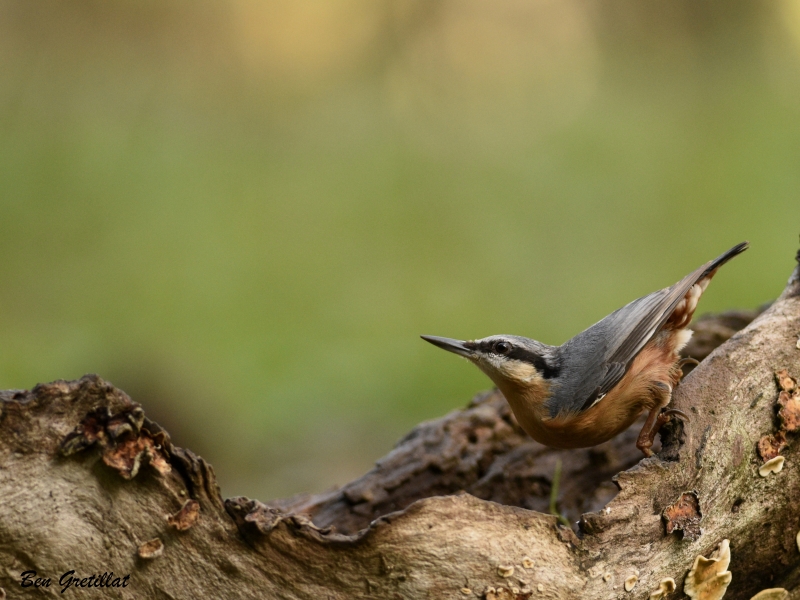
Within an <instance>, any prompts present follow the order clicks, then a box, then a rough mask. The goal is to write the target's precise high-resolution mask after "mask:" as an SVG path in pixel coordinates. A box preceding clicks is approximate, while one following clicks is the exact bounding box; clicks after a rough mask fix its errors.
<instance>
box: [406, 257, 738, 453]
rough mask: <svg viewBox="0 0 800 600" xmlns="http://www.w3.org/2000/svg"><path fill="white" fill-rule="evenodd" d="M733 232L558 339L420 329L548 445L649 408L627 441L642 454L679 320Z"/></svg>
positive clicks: (676, 346) (602, 431)
mask: <svg viewBox="0 0 800 600" xmlns="http://www.w3.org/2000/svg"><path fill="white" fill-rule="evenodd" d="M747 247H748V243H747V242H742V243H741V244H738V245H736V246H734V247H733V248H731V249H730V250H728V251H727V252H725V253H724V254H722V255H721V256H720V257H719V258H716V259H714V260H712V261H710V262H708V263H706V264H704V265H703V266H702V267H700V268H698V269H697V270H695V271H692V272H691V273H689V274H688V275H687V276H686V277H684V278H683V279H681V280H680V281H679V282H678V283H676V284H675V285H673V286H671V287H668V288H664V289H663V290H659V291H657V292H653V293H652V294H649V295H647V296H644V297H642V298H639V299H638V300H634V301H633V302H631V303H630V304H627V305H625V306H623V307H622V308H620V309H619V310H616V311H614V312H613V313H611V314H610V315H608V316H607V317H605V318H604V319H602V320H600V321H598V322H597V323H595V324H594V325H592V326H591V327H589V328H588V329H586V330H585V331H583V332H581V333H579V334H578V335H576V336H575V337H574V338H572V339H571V340H569V341H567V342H565V343H564V344H562V345H561V346H548V345H547V344H542V343H541V342H537V341H536V340H532V339H529V338H526V337H520V336H517V335H493V336H490V337H486V338H483V339H480V340H472V341H460V340H453V339H450V338H442V337H436V336H429V335H423V336H422V338H423V339H424V340H426V341H428V342H430V343H431V344H434V345H435V346H439V347H440V348H443V349H445V350H448V351H449V352H454V353H455V354H458V355H460V356H463V357H464V358H466V359H468V360H470V361H471V362H473V363H475V364H476V365H477V366H478V368H479V369H480V370H481V371H483V372H484V373H486V375H488V376H489V378H490V379H491V380H492V381H493V382H494V383H495V385H497V387H498V388H499V389H500V391H501V392H503V395H504V396H505V397H506V399H507V400H508V403H509V404H510V405H511V409H512V410H513V411H514V415H515V416H516V417H517V421H519V424H520V425H521V426H522V428H523V429H524V430H525V431H526V432H527V433H528V435H530V436H531V437H532V438H533V439H535V440H536V441H538V442H541V443H542V444H545V445H547V446H552V447H554V448H587V447H589V446H594V445H596V444H600V443H602V442H605V441H606V440H609V439H611V438H612V437H614V436H615V435H617V434H618V433H620V432H622V431H624V430H625V429H627V428H628V427H629V426H630V425H631V424H632V423H633V422H634V421H635V420H636V419H637V418H638V417H639V415H641V414H642V412H643V411H645V410H646V411H649V414H648V416H647V421H646V422H645V424H644V426H643V427H642V431H641V433H639V438H638V440H637V441H636V447H637V448H639V449H640V450H641V451H642V452H644V454H645V456H652V455H653V452H652V450H651V449H650V448H651V447H652V445H653V440H654V439H655V436H656V433H658V430H659V429H660V428H661V426H662V425H663V424H664V423H666V422H667V421H668V420H669V418H670V416H671V415H679V416H681V417H683V418H687V417H686V415H685V414H684V413H682V412H681V411H678V410H676V409H671V410H666V411H664V412H662V409H664V408H665V407H666V406H667V404H669V402H670V400H671V398H672V389H673V387H674V386H675V385H677V384H678V382H679V381H680V379H681V376H682V372H681V366H682V361H681V360H680V356H679V354H678V352H679V351H680V350H681V348H683V347H684V346H685V345H686V342H688V341H689V338H690V337H691V336H692V332H691V330H689V329H687V328H686V327H687V326H688V325H689V322H690V321H691V320H692V315H693V314H694V311H695V308H697V301H698V300H699V299H700V296H701V295H702V294H703V292H704V291H705V289H706V287H707V286H708V283H709V282H710V281H711V278H712V277H713V276H714V274H715V273H716V272H717V269H719V267H721V266H722V265H724V264H725V263H726V262H728V261H729V260H730V259H731V258H733V257H734V256H736V255H737V254H740V253H742V252H744V251H745V250H746V249H747Z"/></svg>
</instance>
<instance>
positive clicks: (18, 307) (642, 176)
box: [0, 0, 800, 500]
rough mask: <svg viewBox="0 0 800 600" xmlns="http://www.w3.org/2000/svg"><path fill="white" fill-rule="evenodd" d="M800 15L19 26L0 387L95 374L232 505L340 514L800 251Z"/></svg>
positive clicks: (440, 14) (113, 5)
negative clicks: (305, 504)
mask: <svg viewBox="0 0 800 600" xmlns="http://www.w3.org/2000/svg"><path fill="white" fill-rule="evenodd" d="M798 208H800V3H797V2H796V1H795V0H785V1H776V2H767V1H762V2H736V1H734V2H725V3H723V2H696V1H695V0H692V1H688V0H685V1H670V2H618V1H615V2H588V1H576V0H549V1H539V0H526V1H508V0H503V1H499V2H492V3H489V2H479V1H474V0H451V1H447V0H419V1H417V0H397V1H394V2H387V1H380V0H335V1H330V0H319V1H307V2H306V1H300V0H285V1H270V2H267V1H264V2H257V1H255V0H230V1H227V2H207V1H200V0H193V1H188V0H182V1H179V0H169V1H165V0H158V1H156V0H142V1H135V2H125V3H123V2H105V1H100V0H96V1H73V2H56V1H36V0H34V1H31V0H17V1H7V0H1V1H0V248H1V249H2V251H1V252H0V256H2V261H0V387H2V388H29V387H31V386H33V385H35V384H36V383H37V382H40V381H49V380H53V379H58V378H66V379H71V378H77V377H80V376H81V375H83V374H84V373H87V372H95V373H98V374H100V375H101V376H103V377H105V378H106V379H109V380H110V381H111V382H113V383H115V384H116V385H118V386H120V387H122V388H123V389H125V390H126V391H128V392H129V393H130V394H131V395H132V396H133V398H134V399H135V400H138V401H140V402H142V403H143V404H144V406H145V409H146V411H147V413H148V414H149V415H150V416H151V417H153V418H155V419H156V420H157V421H159V422H161V423H162V424H163V425H164V426H166V428H167V429H168V430H169V431H170V432H171V434H172V436H173V438H174V440H175V441H176V443H178V444H179V445H182V446H188V447H190V448H192V449H193V450H195V451H196V452H198V453H200V454H201V455H202V456H203V457H204V458H206V459H207V460H209V461H210V462H211V463H212V464H213V465H214V467H215V469H216V471H217V474H218V476H219V479H220V482H221V485H222V488H223V494H224V495H226V496H231V495H239V494H244V495H249V496H251V497H257V498H260V499H262V500H266V499H269V498H270V497H274V496H283V495H289V494H292V493H296V492H301V491H319V490H322V489H324V488H327V487H329V486H331V485H335V484H342V483H345V482H347V481H348V480H350V479H352V478H354V477H356V476H358V475H360V474H361V473H363V472H364V471H366V470H367V469H369V468H370V466H371V464H372V463H373V461H374V460H375V459H377V458H379V457H380V456H381V455H383V454H384V453H386V452H387V451H388V450H389V449H390V448H391V446H392V445H393V443H394V442H395V440H396V439H397V438H398V437H400V436H401V435H402V434H403V433H404V432H406V431H407V430H408V429H409V428H410V427H412V426H413V425H414V424H415V423H417V422H419V421H420V420H423V419H429V418H433V417H437V416H439V415H442V414H443V413H445V412H447V411H449V410H451V409H454V408H457V407H460V406H463V405H464V404H465V403H466V402H468V401H469V399H470V398H471V397H472V395H473V394H474V393H475V392H477V391H479V390H482V389H485V388H487V387H489V381H488V380H487V379H485V378H484V377H483V376H482V375H481V374H480V373H479V372H478V370H477V369H475V368H474V367H472V366H470V365H468V364H467V363H465V362H464V361H460V360H456V358H455V357H453V356H452V355H448V354H446V353H444V352H442V351H441V350H438V349H435V348H433V347H431V346H430V345H428V344H426V343H425V342H423V341H421V340H420V339H419V338H418V337H417V336H418V334H421V333H427V334H435V335H445V336H453V337H464V338H475V337H482V336H485V335H489V334H494V333H516V334H522V335H529V336H531V337H535V338H537V339H540V340H542V341H544V342H548V343H554V344H558V343H561V342H563V341H564V340H565V339H567V338H568V337H570V336H571V335H573V334H575V333H577V332H578V331H580V330H581V329H583V328H584V327H586V326H588V325H590V324H591V323H593V322H594V321H596V320H598V319H599V318H601V317H603V316H605V315H606V314H607V313H609V312H611V311H612V310H614V309H616V308H618V307H619V306H621V305H622V304H624V303H626V302H628V301H630V300H632V299H633V298H635V297H638V296H641V295H643V294H646V293H648V292H650V291H653V290H655V289H657V288H661V287H664V286H666V285H669V284H672V283H673V282H674V281H676V280H677V279H679V278H680V277H682V276H683V275H684V274H686V273H687V272H688V271H689V270H691V269H693V268H695V267H697V266H698V265H699V264H701V263H702V262H705V261H706V260H709V259H711V258H713V257H715V256H716V255H717V254H719V253H720V252H722V251H723V250H725V249H727V248H728V247H730V246H732V245H733V244H734V243H736V242H739V241H741V240H743V239H749V240H750V241H751V243H752V249H751V250H750V251H749V252H747V253H746V254H745V255H743V256H742V257H741V258H737V259H736V260H735V261H734V262H733V263H731V264H730V265H729V266H726V267H725V268H724V269H723V270H722V271H721V272H720V274H719V275H718V276H717V278H716V279H715V281H714V283H713V284H712V286H711V287H710V288H709V291H708V293H707V295H706V296H705V297H704V299H703V302H702V303H701V307H700V312H701V313H702V312H706V311H714V310H722V309H725V308H729V307H753V306H756V305H758V304H760V303H762V302H764V301H767V300H769V299H771V298H773V297H775V296H776V295H777V294H778V293H779V292H780V291H781V289H782V287H783V284H784V282H785V281H786V278H787V277H788V275H789V273H790V271H791V268H792V266H793V260H792V257H793V255H794V252H795V249H796V248H797V246H798V238H797V234H798V232H800V220H798V212H799V211H798Z"/></svg>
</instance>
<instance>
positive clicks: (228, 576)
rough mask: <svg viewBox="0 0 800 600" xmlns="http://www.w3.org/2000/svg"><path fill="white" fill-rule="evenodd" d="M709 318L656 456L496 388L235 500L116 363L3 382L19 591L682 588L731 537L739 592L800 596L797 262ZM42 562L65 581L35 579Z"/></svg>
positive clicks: (274, 594) (7, 504) (8, 585)
mask: <svg viewBox="0 0 800 600" xmlns="http://www.w3.org/2000/svg"><path fill="white" fill-rule="evenodd" d="M759 313H760V314H759ZM751 321H752V322H751ZM694 328H695V329H696V332H697V333H696V335H695V337H694V340H693V342H692V344H691V345H690V346H689V347H688V348H687V354H690V355H693V356H694V357H695V358H699V359H703V360H702V362H701V364H700V365H699V366H698V367H697V368H696V369H695V370H694V371H693V372H692V373H691V374H690V375H687V376H686V377H685V378H684V380H683V381H682V382H681V384H680V385H679V386H678V387H677V388H676V390H675V393H674V396H673V406H674V407H675V408H678V409H680V410H682V411H684V412H686V413H687V414H688V415H690V416H691V421H690V422H689V423H686V424H684V423H682V422H680V421H678V422H674V423H673V422H671V423H669V424H668V425H667V426H665V428H664V430H662V436H661V437H662V448H661V450H660V452H659V453H658V454H657V455H656V456H654V457H652V458H642V457H641V454H640V453H639V451H638V450H637V449H636V448H635V446H634V442H635V438H636V434H637V432H638V430H637V428H636V427H635V426H634V427H633V428H632V429H631V430H629V431H628V432H625V433H624V434H622V435H620V436H618V437H617V438H616V439H614V440H611V441H609V442H607V443H605V444H603V445H601V446H598V447H596V448H590V449H585V450H554V449H549V448H546V447H544V446H542V445H540V444H537V443H536V442H534V441H532V440H531V439H530V438H528V437H527V436H525V434H524V433H523V432H522V431H521V429H520V428H519V426H518V425H517V424H516V422H515V420H514V418H513V415H512V414H511V412H510V411H509V409H508V406H507V404H506V403H505V400H504V399H503V398H502V396H501V395H500V394H499V393H498V392H497V391H492V392H487V393H485V394H481V395H479V396H478V397H477V398H475V399H474V400H473V401H472V403H471V404H470V405H469V406H468V407H466V408H465V409H463V410H458V411H454V412H453V413H451V414H449V415H447V416H445V417H443V418H441V419H437V420H434V421H430V422H426V423H423V424H421V425H419V426H418V427H416V428H415V429H414V430H413V431H411V432H410V433H409V434H408V435H407V436H406V437H405V438H404V439H402V440H401V441H400V442H399V443H398V445H397V446H396V447H395V449H394V450H393V451H392V452H390V453H389V454H388V455H387V456H386V457H384V458H382V459H381V460H380V461H378V463H377V464H376V466H375V468H374V469H372V470H371V471H370V472H369V473H367V474H366V475H364V476H363V477H361V478H360V479H358V480H356V481H353V482H352V483H350V484H348V485H345V486H343V487H342V488H340V489H337V490H334V491H331V492H326V493H323V494H319V495H303V496H296V497H293V498H289V499H284V500H276V501H273V502H270V503H268V504H263V503H261V502H258V501H256V500H249V499H247V498H231V499H228V500H223V499H222V497H221V495H220V492H219V488H218V486H217V484H216V482H215V477H214V472H213V470H212V468H211V466H210V465H208V464H207V463H206V462H205V461H204V460H203V459H202V458H199V457H198V456H196V455H195V454H193V453H192V452H191V451H190V450H186V449H182V448H178V447H177V446H174V445H172V444H171V442H170V440H169V435H168V434H167V432H165V431H163V430H162V429H161V428H160V427H159V426H158V425H157V424H155V423H153V422H151V421H150V420H149V419H147V417H146V416H145V414H144V411H143V409H142V407H140V406H139V405H138V404H136V403H134V402H133V401H132V400H131V399H130V398H129V397H128V396H127V395H126V394H125V393H124V392H122V391H120V390H118V389H116V388H114V387H113V386H112V385H110V384H108V383H106V382H105V381H103V380H102V379H100V378H98V377H96V376H87V377H84V378H83V379H81V380H78V381H72V382H66V381H57V382H54V383H51V384H46V385H39V386H37V387H35V388H34V389H33V390H30V391H8V392H3V393H2V394H0V396H1V398H0V399H1V400H2V402H0V411H1V412H0V586H2V589H3V591H2V592H0V598H2V597H3V594H5V595H6V596H7V597H9V598H34V597H43V598H57V597H64V596H65V595H66V594H75V597H79V596H83V595H86V594H93V595H95V596H98V595H99V594H102V595H103V596H104V597H108V598H154V599H178V598H180V599H183V598H187V599H188V598H197V597H204V598H268V599H271V598H280V599H331V600H333V599H345V598H347V599H350V598H387V599H417V598H420V599H422V598H431V599H438V598H453V599H455V598H461V599H464V600H469V599H472V598H486V599H488V600H505V599H510V598H514V599H515V600H520V599H527V598H568V599H569V598H587V599H623V598H631V599H639V598H645V599H646V598H650V597H651V594H652V593H653V592H655V591H656V590H658V589H659V586H660V585H661V582H662V581H664V580H666V579H668V578H672V579H673V580H674V581H675V584H676V586H675V587H676V589H675V590H674V591H669V590H671V589H672V588H671V587H670V585H667V584H664V585H665V586H666V587H665V588H664V589H665V590H667V591H666V592H665V593H663V594H662V595H661V596H660V597H662V598H683V597H685V595H684V592H685V591H691V589H688V590H687V588H691V586H685V581H686V578H687V573H689V571H690V569H691V568H692V565H693V563H694V562H695V559H696V558H697V557H698V556H700V555H703V556H706V557H707V556H710V555H711V553H712V552H713V551H715V550H716V549H717V548H718V547H720V545H721V544H722V543H723V540H729V547H730V554H731V562H730V567H729V570H730V572H731V573H732V581H731V583H730V586H729V587H728V589H727V593H726V594H725V598H730V599H739V598H742V599H747V598H751V596H753V595H754V594H755V593H756V592H759V591H760V590H763V589H765V588H785V589H786V590H788V591H789V596H788V597H791V598H800V551H798V540H797V536H798V532H800V514H799V513H798V508H797V507H798V501H799V500H800V451H798V447H799V446H800V445H799V444H798V443H797V442H796V440H794V439H793V437H794V435H795V434H794V429H793V427H795V425H796V423H795V425H792V423H794V421H792V418H795V417H797V418H800V412H798V413H796V414H795V413H792V410H795V409H796V408H797V407H796V406H795V405H794V404H792V403H793V402H795V401H796V402H797V406H800V397H799V396H800V395H795V392H796V390H793V388H792V386H793V385H794V384H793V381H792V379H791V377H792V376H793V377H795V378H797V377H798V376H800V342H798V337H799V336H800V275H799V274H798V270H795V272H794V273H793V275H792V278H791V279H790V280H789V283H788V285H787V287H786V289H785V291H784V293H783V294H782V295H781V297H780V298H779V299H778V300H776V301H775V302H774V303H773V304H772V305H771V306H769V307H768V308H766V309H765V310H764V311H763V312H761V311H752V312H747V311H739V312H732V313H725V314H723V315H719V316H717V317H714V318H708V319H700V320H698V322H697V323H696V325H695V326H694ZM737 331H738V333H737ZM728 338H730V339H728ZM726 340H727V341H726ZM723 342H724V343H723ZM720 344H721V345H720ZM715 348H716V349H715ZM706 355H707V357H706ZM782 370H784V371H786V374H782V375H780V376H779V377H777V378H776V372H779V371H782ZM781 389H783V390H784V391H783V392H782V393H780V392H781ZM779 409H780V411H781V412H780V415H779V414H778V410H779ZM770 436H771V437H770ZM764 440H766V442H765V441H764ZM759 443H761V445H762V449H761V450H759ZM770 452H772V454H769V453H770ZM777 454H779V455H780V456H782V457H783V459H784V461H783V463H782V469H781V470H778V469H777V466H776V467H775V468H774V469H773V470H774V471H777V472H772V473H765V470H764V464H765V462H766V458H769V457H771V456H772V455H777ZM778 462H780V460H779V459H773V461H772V462H771V463H769V464H768V467H769V466H770V465H775V464H777V463H778ZM760 470H761V472H762V473H765V475H764V476H762V474H760V472H759V471H760ZM557 473H560V478H559V484H558V486H557V487H556V486H555V482H554V479H555V478H556V474H557ZM554 488H555V489H554ZM551 496H552V498H553V499H554V500H555V501H556V507H557V509H558V512H559V513H560V516H557V515H556V514H549V510H550V504H551ZM565 517H566V518H565ZM570 524H571V525H570ZM668 532H671V533H668ZM723 546H724V545H723ZM715 564H716V563H715ZM720 570H722V571H724V569H720ZM31 571H35V572H36V575H35V576H33V575H30V573H29V574H28V576H27V577H28V579H27V581H28V582H35V581H36V579H35V578H42V580H41V581H40V582H39V583H40V584H42V585H44V579H46V578H49V579H50V585H49V587H38V588H37V587H34V586H30V587H22V585H21V583H22V582H23V581H25V580H24V578H23V576H22V573H23V572H31ZM68 571H74V574H73V575H70V577H77V578H78V580H77V584H76V583H75V582H74V580H72V583H71V585H70V586H69V588H70V589H68V590H67V591H66V592H64V593H63V594H62V592H61V590H62V588H63V582H62V584H59V581H58V580H59V578H61V576H62V574H64V573H66V572H68ZM110 572H113V573H114V575H113V577H112V576H106V577H105V578H103V579H101V578H100V577H99V576H100V575H102V574H103V573H110ZM91 575H95V576H96V577H95V578H94V579H88V578H89V577H90V576H91ZM125 575H129V577H128V578H127V579H126V580H125V583H126V586H125V587H121V586H122V580H121V579H116V580H115V579H114V578H122V577H123V576H125ZM81 578H86V579H83V581H81ZM98 582H102V583H103V584H104V587H102V588H97V587H95V588H92V589H82V588H80V587H78V586H80V585H82V584H83V585H95V586H97V584H98ZM114 582H115V583H116V584H117V587H105V586H107V585H111V584H113V583H114ZM626 582H627V585H626ZM656 597H658V596H656ZM701 597H708V598H712V597H715V596H713V595H706V596H701Z"/></svg>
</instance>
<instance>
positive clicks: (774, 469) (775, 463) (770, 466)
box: [758, 456, 786, 477]
mask: <svg viewBox="0 0 800 600" xmlns="http://www.w3.org/2000/svg"><path fill="white" fill-rule="evenodd" d="M784 462H786V459H785V458H783V457H782V456H776V457H775V458H772V459H770V460H768V461H767V462H765V463H764V464H763V465H761V466H760V467H759V468H758V474H759V475H761V476H762V477H766V476H767V475H769V474H770V473H780V472H781V471H782V470H783V463H784Z"/></svg>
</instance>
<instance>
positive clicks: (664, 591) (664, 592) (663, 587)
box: [650, 577, 676, 600]
mask: <svg viewBox="0 0 800 600" xmlns="http://www.w3.org/2000/svg"><path fill="white" fill-rule="evenodd" d="M675 588H676V586H675V580H674V579H673V578H672V577H666V578H664V579H662V580H661V581H660V582H659V584H658V589H657V590H656V591H654V592H651V593H650V600H663V599H664V598H666V597H667V596H669V595H670V594H671V593H672V592H674V591H675Z"/></svg>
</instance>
